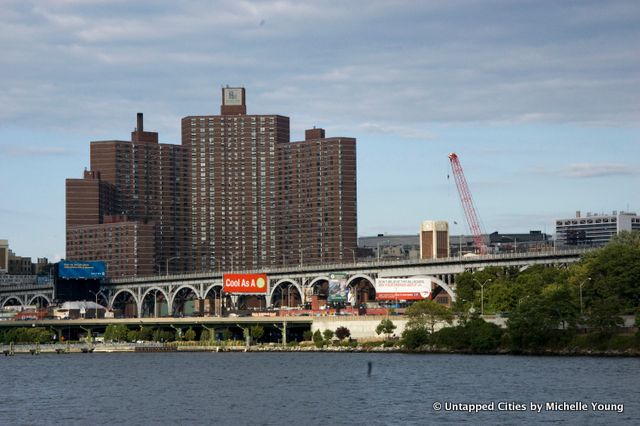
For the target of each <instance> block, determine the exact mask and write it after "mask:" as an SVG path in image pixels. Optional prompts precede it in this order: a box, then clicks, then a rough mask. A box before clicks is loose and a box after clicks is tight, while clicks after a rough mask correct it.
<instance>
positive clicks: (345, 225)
mask: <svg viewBox="0 0 640 426" xmlns="http://www.w3.org/2000/svg"><path fill="white" fill-rule="evenodd" d="M222 99H223V101H222V106H221V111H220V112H221V113H220V115H207V116H189V117H185V118H183V119H182V145H181V146H178V145H168V144H159V143H158V134H157V133H154V132H145V131H144V129H143V122H142V114H138V126H137V128H136V130H135V131H134V132H132V134H131V141H99V142H92V143H91V170H90V171H85V175H84V178H83V179H67V182H66V189H67V258H69V259H77V260H106V261H107V268H108V274H109V275H110V276H112V277H119V276H142V275H150V274H153V273H164V272H165V268H166V265H167V261H169V262H168V265H169V268H168V270H169V273H172V272H193V271H232V270H245V269H257V270H259V269H265V268H270V267H278V266H293V265H298V264H313V263H321V262H326V263H334V262H340V261H343V260H349V261H350V260H351V259H352V258H353V257H354V254H355V250H356V249H357V209H356V140H355V139H353V138H340V137H336V138H325V134H324V130H322V129H312V130H308V131H307V132H306V134H305V140H304V141H299V142H289V118H288V117H284V116H280V115H247V114H246V101H245V90H244V88H229V87H227V88H224V89H222Z"/></svg>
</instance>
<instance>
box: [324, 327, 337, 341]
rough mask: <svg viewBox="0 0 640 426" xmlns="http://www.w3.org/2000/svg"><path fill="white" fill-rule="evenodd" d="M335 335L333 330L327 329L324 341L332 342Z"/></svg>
mask: <svg viewBox="0 0 640 426" xmlns="http://www.w3.org/2000/svg"><path fill="white" fill-rule="evenodd" d="M334 334H335V333H334V332H333V330H329V329H326V330H325V331H323V332H322V337H324V340H331V339H333V335H334Z"/></svg>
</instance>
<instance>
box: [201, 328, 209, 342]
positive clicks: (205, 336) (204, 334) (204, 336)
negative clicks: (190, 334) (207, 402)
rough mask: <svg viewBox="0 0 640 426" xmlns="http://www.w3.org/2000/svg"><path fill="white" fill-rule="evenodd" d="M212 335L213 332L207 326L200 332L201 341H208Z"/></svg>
mask: <svg viewBox="0 0 640 426" xmlns="http://www.w3.org/2000/svg"><path fill="white" fill-rule="evenodd" d="M210 337H211V334H210V333H209V330H207V329H206V328H205V329H203V330H202V332H201V333H200V342H202V343H205V342H208V341H209V338H210Z"/></svg>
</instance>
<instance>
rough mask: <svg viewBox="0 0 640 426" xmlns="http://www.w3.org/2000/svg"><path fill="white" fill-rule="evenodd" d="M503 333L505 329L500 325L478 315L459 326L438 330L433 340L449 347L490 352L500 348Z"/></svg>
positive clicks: (441, 345) (438, 344)
mask: <svg viewBox="0 0 640 426" xmlns="http://www.w3.org/2000/svg"><path fill="white" fill-rule="evenodd" d="M502 334H503V330H502V329H501V328H500V327H499V326H498V325H496V324H493V323H488V322H486V321H484V320H483V319H481V318H478V317H476V318H473V319H471V320H469V321H466V322H465V323H463V324H460V325H458V326H457V327H446V328H443V329H441V330H438V331H437V332H436V333H434V335H433V338H432V342H433V344H434V345H436V346H439V347H445V348H449V349H456V350H469V351H473V352H489V351H495V350H496V349H498V347H499V346H500V343H501V341H502Z"/></svg>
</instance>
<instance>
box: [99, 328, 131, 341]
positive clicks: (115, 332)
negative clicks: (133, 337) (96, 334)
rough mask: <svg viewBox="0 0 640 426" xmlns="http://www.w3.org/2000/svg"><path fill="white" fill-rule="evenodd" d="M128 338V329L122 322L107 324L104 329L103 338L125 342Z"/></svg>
mask: <svg viewBox="0 0 640 426" xmlns="http://www.w3.org/2000/svg"><path fill="white" fill-rule="evenodd" d="M128 338H129V329H128V328H127V326H126V325H124V324H109V325H108V326H107V328H106V329H105V331H104V340H106V341H113V342H126V341H127V340H128Z"/></svg>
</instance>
